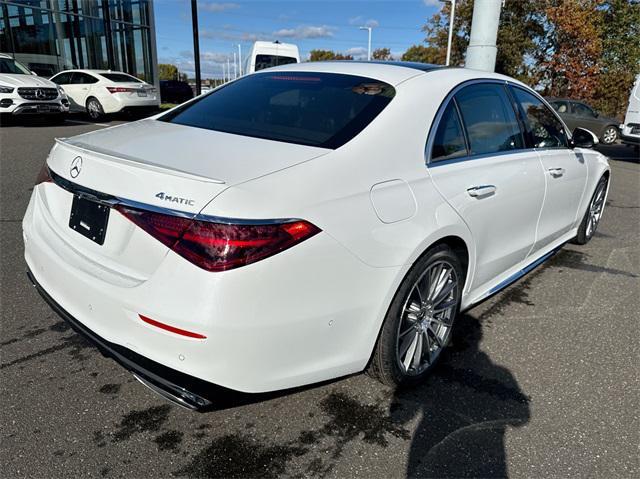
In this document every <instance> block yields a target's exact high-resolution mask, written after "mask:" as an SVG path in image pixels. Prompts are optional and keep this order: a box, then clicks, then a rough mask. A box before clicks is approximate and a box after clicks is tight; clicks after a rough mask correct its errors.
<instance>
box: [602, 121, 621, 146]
mask: <svg viewBox="0 0 640 479" xmlns="http://www.w3.org/2000/svg"><path fill="white" fill-rule="evenodd" d="M617 139H618V128H617V127H616V126H615V125H608V126H607V127H606V128H605V129H604V131H603V132H602V138H601V139H600V141H601V142H602V143H603V144H604V145H613V144H614V143H615V142H616V140H617Z"/></svg>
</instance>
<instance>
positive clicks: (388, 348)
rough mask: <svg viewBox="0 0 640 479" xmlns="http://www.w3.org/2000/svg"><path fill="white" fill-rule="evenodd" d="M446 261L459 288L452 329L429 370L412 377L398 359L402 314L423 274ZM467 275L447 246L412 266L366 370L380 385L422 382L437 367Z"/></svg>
mask: <svg viewBox="0 0 640 479" xmlns="http://www.w3.org/2000/svg"><path fill="white" fill-rule="evenodd" d="M441 261H445V262H446V263H448V264H449V265H451V266H452V267H453V269H454V270H455V275H456V278H457V282H458V285H457V287H456V288H455V293H453V292H452V296H453V297H454V298H453V299H451V302H453V301H455V306H454V307H453V309H452V310H451V313H450V318H451V320H450V324H451V327H450V329H449V331H448V333H447V337H446V341H445V342H444V344H443V345H442V347H441V349H440V352H439V353H438V354H437V356H436V357H435V359H433V360H432V361H430V363H429V364H428V365H427V366H426V369H424V370H423V371H421V372H420V373H418V374H414V375H410V374H408V373H407V372H406V371H404V370H403V368H402V366H401V364H400V360H399V357H398V352H397V348H399V344H400V339H399V337H398V335H399V334H400V331H399V330H400V326H401V321H403V319H402V318H403V311H404V307H405V304H406V303H407V301H408V300H409V298H410V295H411V293H412V290H413V288H414V285H415V284H416V282H417V281H419V279H420V278H421V276H422V275H423V273H424V272H426V271H427V270H429V268H430V266H433V265H434V264H436V263H439V262H441ZM464 276H465V273H464V271H463V269H462V265H461V263H460V260H459V259H458V257H457V256H456V255H455V253H454V252H453V251H452V250H451V248H449V247H448V246H447V245H438V246H435V247H433V248H431V249H430V250H428V251H427V252H426V253H425V254H423V255H422V256H421V257H420V259H418V261H416V263H415V264H414V265H413V266H412V268H411V269H410V270H409V272H408V273H407V275H406V276H405V278H404V280H403V281H402V283H401V284H400V287H399V288H398V291H397V292H396V294H395V296H394V298H393V301H392V302H391V305H390V307H389V310H388V311H387V315H386V317H385V320H384V323H383V324H382V328H381V330H380V334H379V336H378V340H377V342H376V345H375V347H374V350H373V355H372V358H371V362H370V363H369V366H368V368H367V373H368V374H369V375H370V376H372V377H374V378H375V379H377V380H378V381H380V382H382V383H383V384H386V385H388V386H392V387H396V386H405V385H406V386H409V385H414V384H418V383H420V382H422V381H423V380H424V379H425V378H426V377H427V376H428V375H429V373H430V372H431V370H432V369H433V367H434V365H436V364H437V362H438V359H439V358H440V356H441V354H440V353H441V352H442V350H444V349H446V346H447V344H448V343H449V341H450V339H451V336H452V335H451V330H452V329H453V327H454V322H455V317H456V316H457V314H458V311H459V309H460V296H461V293H462V288H463V286H464Z"/></svg>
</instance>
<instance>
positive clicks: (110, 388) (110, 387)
mask: <svg viewBox="0 0 640 479" xmlns="http://www.w3.org/2000/svg"><path fill="white" fill-rule="evenodd" d="M121 387H122V385H121V384H105V385H104V386H102V387H101V388H100V389H98V391H100V392H101V393H103V394H118V393H119V392H120V388H121Z"/></svg>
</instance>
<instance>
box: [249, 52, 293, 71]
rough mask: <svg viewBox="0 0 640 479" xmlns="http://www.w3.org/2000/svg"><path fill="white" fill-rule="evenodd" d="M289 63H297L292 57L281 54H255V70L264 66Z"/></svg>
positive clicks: (269, 66)
mask: <svg viewBox="0 0 640 479" xmlns="http://www.w3.org/2000/svg"><path fill="white" fill-rule="evenodd" d="M290 63H298V60H296V59H295V58H293V57H284V56H281V55H256V68H255V70H256V71H259V70H264V69H265V68H271V67H277V66H278V65H289V64H290Z"/></svg>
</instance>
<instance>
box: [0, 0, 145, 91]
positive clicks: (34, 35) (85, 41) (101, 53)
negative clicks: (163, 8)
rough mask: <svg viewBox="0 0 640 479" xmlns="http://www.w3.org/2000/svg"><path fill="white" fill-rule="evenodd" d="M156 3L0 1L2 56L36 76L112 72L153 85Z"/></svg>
mask: <svg viewBox="0 0 640 479" xmlns="http://www.w3.org/2000/svg"><path fill="white" fill-rule="evenodd" d="M151 3H152V0H0V52H2V53H9V54H11V55H13V56H14V57H15V58H16V60H18V61H20V62H22V63H23V64H25V65H28V66H29V68H31V70H33V71H35V72H36V73H37V74H38V75H41V76H45V77H50V76H52V75H53V74H55V73H57V72H59V71H61V70H65V69H71V68H90V69H111V70H118V71H123V72H126V73H129V74H131V75H133V76H136V77H138V78H140V79H142V80H145V81H147V82H149V83H154V80H155V78H154V72H155V70H156V63H157V62H156V59H155V58H154V54H155V48H153V47H154V45H153V44H152V42H153V41H154V36H155V32H154V31H153V18H152V15H153V11H152V8H153V6H152V5H151Z"/></svg>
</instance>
